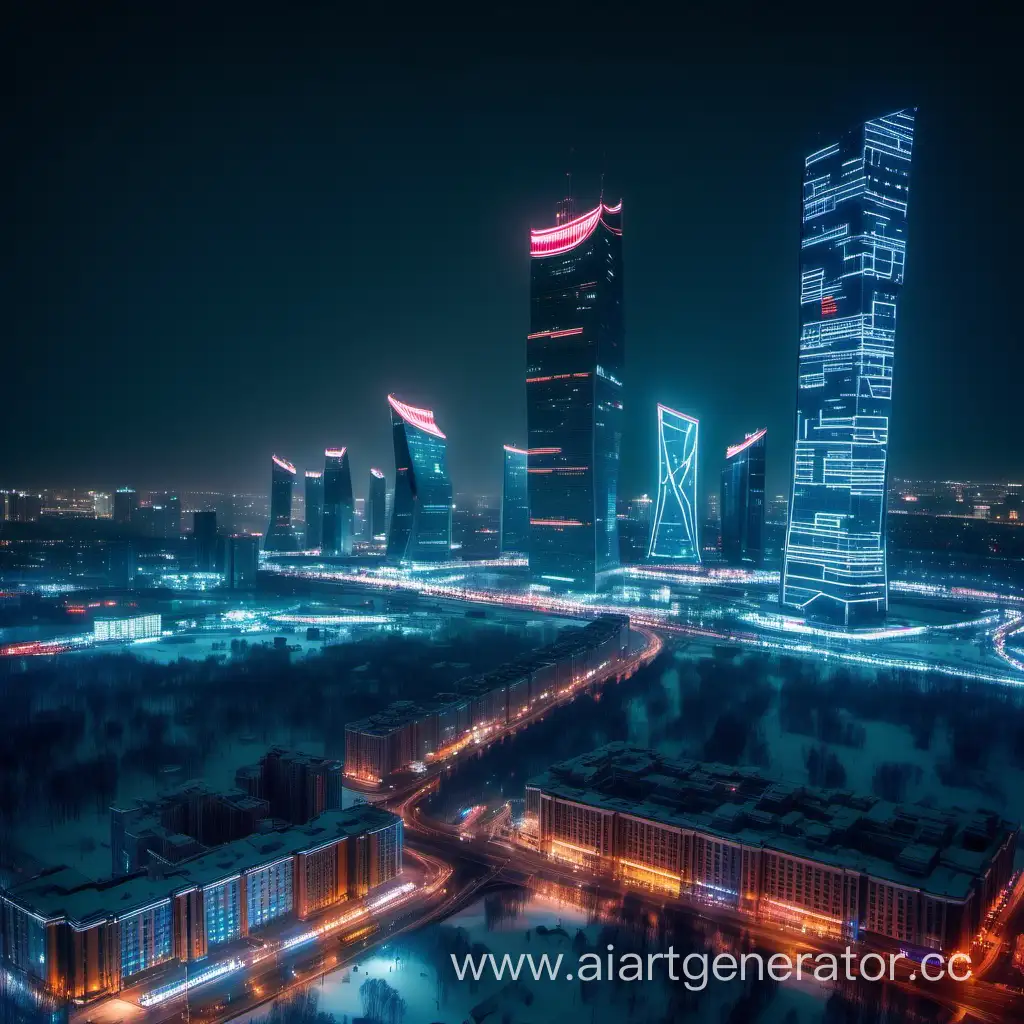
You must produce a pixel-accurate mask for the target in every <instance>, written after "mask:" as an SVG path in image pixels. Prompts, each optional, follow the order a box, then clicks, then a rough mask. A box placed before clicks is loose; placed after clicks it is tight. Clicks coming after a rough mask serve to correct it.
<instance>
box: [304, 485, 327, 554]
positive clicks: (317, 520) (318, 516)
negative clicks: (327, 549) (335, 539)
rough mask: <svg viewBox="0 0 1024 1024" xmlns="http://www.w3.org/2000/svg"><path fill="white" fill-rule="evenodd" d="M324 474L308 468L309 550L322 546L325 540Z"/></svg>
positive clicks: (307, 528) (307, 515)
mask: <svg viewBox="0 0 1024 1024" xmlns="http://www.w3.org/2000/svg"><path fill="white" fill-rule="evenodd" d="M323 519H324V474H323V473H320V472H318V471H317V470H315V469H307V470H306V543H305V547H306V550H307V551H313V550H315V549H316V548H318V547H320V544H321V542H322V540H323V536H324V534H323Z"/></svg>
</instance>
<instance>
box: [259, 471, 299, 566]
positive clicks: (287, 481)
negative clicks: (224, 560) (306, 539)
mask: <svg viewBox="0 0 1024 1024" xmlns="http://www.w3.org/2000/svg"><path fill="white" fill-rule="evenodd" d="M294 487H295V467H294V466H293V465H292V464H291V463H290V462H288V461H287V460H286V459H282V458H279V457H278V456H277V455H274V456H272V459H271V470H270V525H269V526H268V527H267V537H266V540H265V541H264V542H263V550H264V551H298V549H299V542H298V538H297V537H296V536H295V530H294V529H293V527H292V491H293V489H294Z"/></svg>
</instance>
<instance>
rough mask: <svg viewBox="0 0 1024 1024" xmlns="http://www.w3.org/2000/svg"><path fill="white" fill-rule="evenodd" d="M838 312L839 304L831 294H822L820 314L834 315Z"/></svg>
mask: <svg viewBox="0 0 1024 1024" xmlns="http://www.w3.org/2000/svg"><path fill="white" fill-rule="evenodd" d="M838 312H839V306H838V305H837V304H836V300H835V299H834V298H832V296H831V295H823V296H822V297H821V315H822V316H834V315H835V314H836V313H838Z"/></svg>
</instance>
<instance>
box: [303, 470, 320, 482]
mask: <svg viewBox="0 0 1024 1024" xmlns="http://www.w3.org/2000/svg"><path fill="white" fill-rule="evenodd" d="M306 476H307V477H309V478H310V479H312V480H319V479H320V477H322V476H323V473H321V472H320V470H318V469H307V470H306Z"/></svg>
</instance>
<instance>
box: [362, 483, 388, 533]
mask: <svg viewBox="0 0 1024 1024" xmlns="http://www.w3.org/2000/svg"><path fill="white" fill-rule="evenodd" d="M366 532H367V534H368V535H369V539H370V541H371V542H372V543H375V544H380V543H383V542H384V541H385V540H387V534H388V491H387V481H386V480H385V479H384V474H383V473H382V472H381V471H380V470H379V469H371V470H370V490H369V492H368V493H367V498H366Z"/></svg>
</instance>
